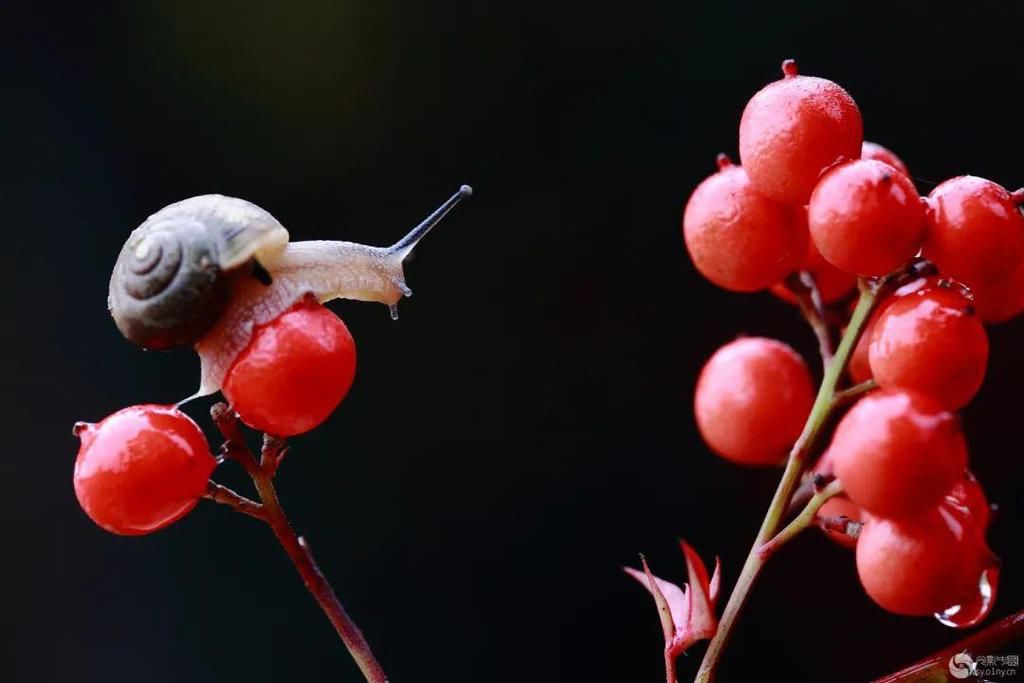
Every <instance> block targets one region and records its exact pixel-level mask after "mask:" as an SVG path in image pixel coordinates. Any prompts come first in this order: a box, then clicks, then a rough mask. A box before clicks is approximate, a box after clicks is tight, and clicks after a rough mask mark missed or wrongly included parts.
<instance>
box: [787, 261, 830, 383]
mask: <svg viewBox="0 0 1024 683" xmlns="http://www.w3.org/2000/svg"><path fill="white" fill-rule="evenodd" d="M786 285H787V286H788V287H789V289H790V291H792V292H793V295H794V296H795V297H796V302H797V305H798V306H800V312H801V313H803V315H804V318H805V319H806V320H807V323H808V324H809V325H810V326H811V330H812V331H813V332H814V336H815V337H817V339H818V352H819V353H820V354H821V363H822V367H823V368H824V370H825V371H826V372H827V371H828V366H829V365H830V364H831V363H832V357H833V356H834V355H835V351H834V347H833V345H832V331H831V330H830V329H829V326H828V313H827V312H826V311H825V304H824V303H823V302H822V300H821V292H820V291H819V290H818V284H817V283H816V282H815V280H814V275H813V274H812V273H809V272H800V273H793V274H792V275H790V276H789V278H788V279H787V280H786Z"/></svg>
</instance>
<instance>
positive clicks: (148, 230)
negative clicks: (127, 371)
mask: <svg viewBox="0 0 1024 683" xmlns="http://www.w3.org/2000/svg"><path fill="white" fill-rule="evenodd" d="M156 218H157V216H154V217H153V219H150V221H147V222H146V223H144V224H143V225H142V226H140V227H139V228H137V229H136V230H135V231H134V232H132V234H131V236H130V237H129V238H128V241H127V242H125V245H124V247H123V248H122V249H121V254H120V255H119V256H118V259H117V264H116V265H115V266H114V272H113V274H112V275H111V278H110V296H109V300H108V305H109V307H110V312H111V314H112V315H113V317H114V322H115V323H116V324H117V327H118V329H119V330H121V333H122V334H123V335H124V336H125V337H126V338H127V339H128V340H129V341H131V342H134V343H135V344H138V345H140V346H143V347H145V348H150V349H167V348H172V347H175V346H183V345H193V344H195V343H196V342H198V341H199V340H200V339H202V338H203V336H204V335H205V334H206V332H207V331H208V330H209V329H210V328H211V327H212V326H213V324H214V323H215V322H216V321H217V318H218V317H219V316H220V314H221V312H222V311H223V310H224V307H225V306H226V304H227V295H228V283H227V278H226V277H225V273H224V272H223V271H222V270H221V268H220V265H219V257H218V256H219V255H218V241H217V239H216V238H215V237H214V236H213V235H211V234H210V232H209V229H208V227H207V226H206V225H205V224H204V223H201V222H200V221H198V220H196V219H194V218H190V217H188V216H183V215H176V216H173V217H168V219H166V220H154V219H156Z"/></svg>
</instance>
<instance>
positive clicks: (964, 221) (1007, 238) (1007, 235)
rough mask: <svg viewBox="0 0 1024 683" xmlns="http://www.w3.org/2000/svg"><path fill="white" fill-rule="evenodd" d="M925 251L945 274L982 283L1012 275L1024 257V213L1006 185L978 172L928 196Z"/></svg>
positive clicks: (939, 188)
mask: <svg viewBox="0 0 1024 683" xmlns="http://www.w3.org/2000/svg"><path fill="white" fill-rule="evenodd" d="M927 203H928V212H927V220H928V239H927V241H926V242H925V244H924V255H925V257H926V258H928V259H931V260H932V261H934V262H935V264H936V265H938V267H939V269H940V270H941V271H942V272H943V274H946V275H950V276H952V277H955V278H957V279H959V280H962V281H964V282H966V283H967V284H968V285H971V286H977V285H983V284H985V283H988V282H994V281H998V280H1001V279H1003V278H1007V277H1009V276H1010V274H1011V273H1013V271H1015V270H1016V269H1017V268H1018V267H1020V265H1021V263H1022V261H1024V217H1022V216H1021V214H1020V211H1019V210H1018V208H1017V207H1018V204H1019V201H1018V200H1017V198H1015V197H1014V196H1013V195H1011V194H1010V193H1009V192H1007V191H1006V189H1005V188H1003V187H1002V186H1001V185H998V184H996V183H994V182H992V181H991V180H985V179H984V178H978V177H975V176H969V175H967V176H960V177H958V178H952V179H951V180H947V181H946V182H944V183H942V184H941V185H939V186H938V187H936V188H935V189H934V190H932V192H931V194H929V195H928V200H927Z"/></svg>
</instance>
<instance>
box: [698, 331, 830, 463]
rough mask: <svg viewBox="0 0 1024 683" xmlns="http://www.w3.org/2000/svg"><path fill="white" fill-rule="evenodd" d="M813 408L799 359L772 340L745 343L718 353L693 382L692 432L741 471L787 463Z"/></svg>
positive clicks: (811, 389)
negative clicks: (742, 467)
mask: <svg viewBox="0 0 1024 683" xmlns="http://www.w3.org/2000/svg"><path fill="white" fill-rule="evenodd" d="M813 402H814V387H813V384H812V382H811V373H810V371H809V370H808V369H807V365H806V363H804V360H803V358H801V357H800V355H799V354H798V353H797V352H796V351H794V350H793V349H792V348H790V347H789V346H787V345H786V344H783V343H782V342H779V341H776V340H774V339H765V338H763V337H746V338H742V339H737V340H736V341H733V342H730V343H729V344H726V345H725V346H723V347H722V348H720V349H718V351H716V352H715V353H714V355H713V356H711V358H710V359H709V360H708V362H707V363H706V364H705V366H704V369H703V370H702V371H701V374H700V378H699V379H698V381H697V391H696V393H695V397H694V413H695V415H696V418H697V427H698V429H699V430H700V433H701V435H702V436H703V437H704V440H705V441H706V442H707V444H708V445H709V446H710V447H711V449H712V450H714V451H715V452H716V453H717V454H718V455H720V456H722V457H724V458H726V459H728V460H732V461H734V462H737V463H740V464H745V465H774V464H778V463H780V462H781V461H782V460H784V459H785V457H786V452H787V450H788V449H789V447H790V446H791V445H792V444H793V442H794V441H796V439H797V437H798V436H799V435H800V431H801V430H802V429H803V424H804V421H805V420H806V419H807V415H808V414H809V413H810V411H811V404H812V403H813Z"/></svg>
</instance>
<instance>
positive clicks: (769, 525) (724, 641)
mask: <svg viewBox="0 0 1024 683" xmlns="http://www.w3.org/2000/svg"><path fill="white" fill-rule="evenodd" d="M859 286H860V299H859V300H858V301H857V307H856V308H855V309H854V310H853V314H852V315H851V316H850V324H849V326H847V328H846V332H845V333H844V334H843V338H842V340H841V341H840V342H839V348H838V349H836V353H835V357H834V358H833V359H832V362H831V363H829V364H828V368H827V369H826V371H825V376H824V378H822V381H821V386H820V387H819V389H818V395H817V397H816V398H815V399H814V405H813V406H812V408H811V414H810V415H809V416H808V417H807V422H806V424H805V425H804V430H803V433H802V434H801V435H800V438H799V439H797V441H796V443H795V444H794V445H793V449H792V451H790V454H789V460H788V461H787V463H786V469H785V470H784V471H783V473H782V479H781V480H780V481H779V486H778V488H777V489H776V490H775V496H774V497H773V498H772V502H771V504H770V505H769V506H768V511H767V512H766V513H765V516H764V521H763V522H762V523H761V529H760V530H759V531H758V533H757V538H756V539H755V540H754V544H753V546H752V547H751V548H750V553H749V554H748V555H747V560H746V562H744V564H743V569H742V570H741V571H740V575H739V578H738V579H737V580H736V586H735V587H734V588H733V591H732V594H731V595H730V596H729V602H728V603H727V604H726V605H725V609H724V610H723V611H722V619H721V621H719V624H718V632H717V633H715V637H714V638H712V639H711V643H710V644H709V645H708V649H707V652H706V653H705V654H704V661H702V662H701V665H700V669H699V670H698V672H697V677H696V679H694V681H695V683H711V681H714V680H715V675H716V673H717V671H718V666H719V664H720V662H721V660H722V655H723V653H724V652H725V647H726V645H728V643H729V638H730V637H731V636H732V632H733V629H734V628H735V626H736V620H737V619H738V618H739V616H740V613H741V612H742V611H743V605H744V604H745V603H746V600H747V596H748V595H749V593H750V589H751V588H752V587H753V585H754V582H755V581H756V580H757V577H758V575H759V574H760V573H761V569H762V568H763V567H764V564H765V561H766V560H767V559H768V558H767V557H766V556H764V555H762V554H761V548H762V546H763V545H764V544H766V543H768V542H769V541H770V540H771V539H772V537H773V536H774V535H775V534H776V532H777V531H778V529H779V527H780V526H781V522H782V518H783V516H784V514H785V512H786V509H787V507H788V505H789V500H790V498H791V497H792V495H793V491H794V489H795V488H796V486H797V484H798V483H799V481H800V475H801V473H802V472H803V470H804V467H805V465H806V464H807V461H808V459H809V458H810V456H811V454H812V453H813V452H814V448H815V445H816V443H817V440H818V437H819V436H820V435H821V432H822V429H823V428H824V426H825V424H826V423H827V422H828V419H829V417H831V415H832V411H833V409H834V408H835V407H836V400H835V398H836V385H837V384H838V383H839V378H840V377H841V375H842V373H843V370H844V369H845V368H846V364H847V362H848V361H849V358H850V354H851V353H852V352H853V348H854V346H855V345H856V343H857V340H858V339H859V338H860V335H861V332H862V331H863V329H864V326H865V324H866V323H867V320H868V317H869V316H870V315H871V311H872V310H873V309H874V307H875V302H876V300H877V296H878V289H879V287H878V285H876V284H873V283H871V282H868V281H866V280H861V281H860V282H859Z"/></svg>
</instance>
